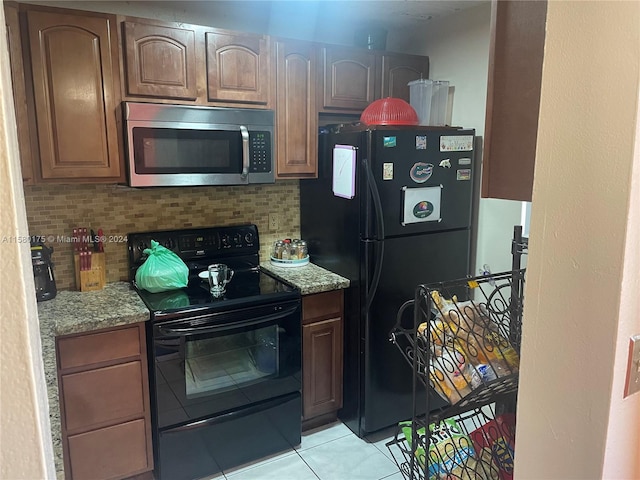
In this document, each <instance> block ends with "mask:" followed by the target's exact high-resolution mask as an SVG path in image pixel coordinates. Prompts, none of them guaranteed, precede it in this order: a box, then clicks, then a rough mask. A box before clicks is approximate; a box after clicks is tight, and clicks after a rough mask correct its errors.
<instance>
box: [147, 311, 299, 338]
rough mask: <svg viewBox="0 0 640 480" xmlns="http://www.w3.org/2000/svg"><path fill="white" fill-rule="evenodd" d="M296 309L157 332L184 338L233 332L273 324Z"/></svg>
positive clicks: (160, 329) (163, 328)
mask: <svg viewBox="0 0 640 480" xmlns="http://www.w3.org/2000/svg"><path fill="white" fill-rule="evenodd" d="M297 309H298V304H297V303H296V304H295V305H293V306H291V307H288V308H286V309H284V310H280V311H279V312H277V313H271V314H269V315H263V316H261V317H257V318H252V319H250V320H242V321H239V322H233V323H225V324H219V325H199V326H197V327H184V328H171V327H163V326H158V332H159V333H161V334H162V335H167V336H180V337H184V336H187V335H194V334H199V333H214V332H224V331H225V330H233V329H236V328H242V327H248V326H254V325H260V324H262V323H269V322H273V321H274V320H278V319H280V318H284V317H286V316H289V315H291V314H292V313H293V312H295V311H296V310H297Z"/></svg>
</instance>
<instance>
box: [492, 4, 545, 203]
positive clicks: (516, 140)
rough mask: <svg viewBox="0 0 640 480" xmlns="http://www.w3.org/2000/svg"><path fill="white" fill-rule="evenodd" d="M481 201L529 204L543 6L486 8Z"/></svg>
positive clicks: (537, 108)
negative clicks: (487, 39) (487, 36)
mask: <svg viewBox="0 0 640 480" xmlns="http://www.w3.org/2000/svg"><path fill="white" fill-rule="evenodd" d="M491 8H492V12H491V50H490V53H489V79H488V86H487V114H486V120H485V139H484V154H483V162H482V196H483V197H490V198H504V199H508V200H523V201H531V192H532V189H533V170H534V164H535V157H536V141H537V138H538V110H539V108H540V84H541V80H542V59H543V56H544V38H545V24H546V16H547V2H546V1H540V2H520V1H515V0H508V1H506V0H501V1H494V2H492V7H491Z"/></svg>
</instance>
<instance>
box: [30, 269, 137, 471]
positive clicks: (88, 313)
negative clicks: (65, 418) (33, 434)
mask: <svg viewBox="0 0 640 480" xmlns="http://www.w3.org/2000/svg"><path fill="white" fill-rule="evenodd" d="M38 319H39V322H40V339H41V340H40V341H41V344H42V360H43V362H44V373H45V379H46V382H47V394H48V397H49V417H50V419H51V438H52V441H53V451H54V459H55V466H56V475H57V477H58V478H60V479H62V478H64V463H63V459H62V433H61V426H60V404H59V397H58V376H57V368H56V337H58V336H61V335H68V334H72V333H82V332H89V331H92V330H99V329H102V328H110V327H117V326H120V325H127V324H131V323H138V322H144V321H146V320H148V319H149V310H148V309H147V307H146V306H145V304H144V303H143V302H142V300H140V297H139V296H138V294H137V293H136V292H135V291H134V290H132V289H131V287H130V284H129V283H126V282H117V283H108V284H107V285H106V286H105V288H104V289H102V290H98V291H95V292H77V291H60V292H58V294H57V295H56V298H54V299H53V300H48V301H46V302H40V303H38Z"/></svg>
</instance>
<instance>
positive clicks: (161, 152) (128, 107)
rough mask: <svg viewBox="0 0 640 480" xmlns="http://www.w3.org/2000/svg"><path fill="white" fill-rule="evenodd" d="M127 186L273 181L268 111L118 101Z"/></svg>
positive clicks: (271, 116) (271, 115)
mask: <svg viewBox="0 0 640 480" xmlns="http://www.w3.org/2000/svg"><path fill="white" fill-rule="evenodd" d="M124 107H125V108H124V117H125V133H126V143H127V148H128V152H127V157H128V182H129V185H130V186H132V187H176V186H196V185H246V184H250V183H273V182H275V172H274V153H273V142H274V141H275V140H274V138H273V135H274V117H275V115H274V112H273V111H271V110H251V109H241V108H218V107H193V106H189V105H168V104H154V103H132V102H125V104H124Z"/></svg>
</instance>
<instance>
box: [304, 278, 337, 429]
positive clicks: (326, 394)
mask: <svg viewBox="0 0 640 480" xmlns="http://www.w3.org/2000/svg"><path fill="white" fill-rule="evenodd" d="M343 305H344V296H343V291H342V290H335V291H331V292H324V293H317V294H314V295H309V296H305V297H303V299H302V377H303V380H302V420H303V429H304V428H312V427H315V426H318V425H321V424H323V423H327V422H330V421H333V420H335V419H336V417H337V413H338V410H339V409H340V408H341V407H342V378H343V377H342V358H343V351H342V348H343V347H342V345H343V343H342V341H343V311H344V309H343Z"/></svg>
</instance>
